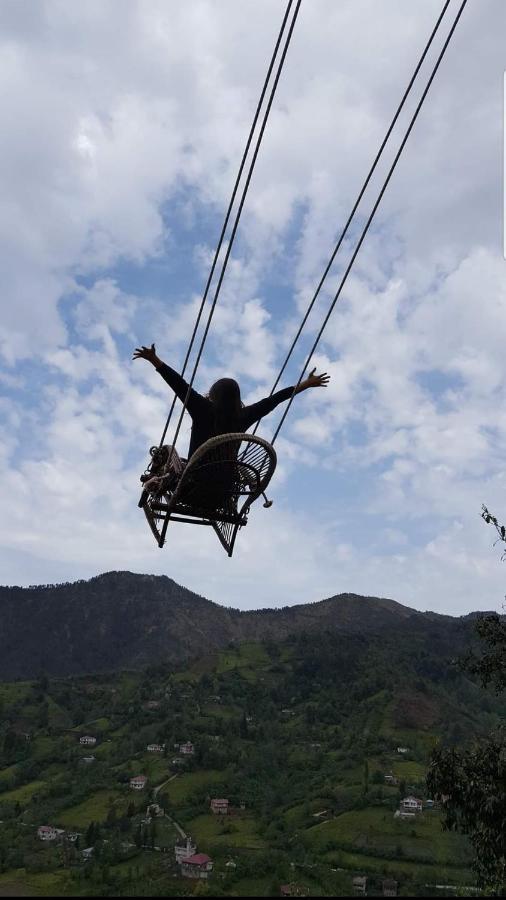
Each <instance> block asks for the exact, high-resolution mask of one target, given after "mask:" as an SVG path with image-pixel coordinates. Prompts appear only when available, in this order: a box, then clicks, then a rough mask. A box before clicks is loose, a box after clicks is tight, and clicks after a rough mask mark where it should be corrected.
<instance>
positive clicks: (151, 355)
mask: <svg viewBox="0 0 506 900" xmlns="http://www.w3.org/2000/svg"><path fill="white" fill-rule="evenodd" d="M132 359H147V361H148V362H150V363H152V364H153V365H154V366H155V365H156V363H157V362H158V361H159V360H158V357H157V355H156V350H155V345H154V344H151V347H137V348H136V350H134V355H133V356H132Z"/></svg>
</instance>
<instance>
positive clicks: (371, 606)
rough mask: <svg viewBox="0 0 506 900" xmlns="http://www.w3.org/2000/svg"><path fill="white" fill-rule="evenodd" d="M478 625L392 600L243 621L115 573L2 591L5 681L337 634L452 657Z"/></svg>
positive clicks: (287, 610)
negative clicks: (389, 638)
mask: <svg viewBox="0 0 506 900" xmlns="http://www.w3.org/2000/svg"><path fill="white" fill-rule="evenodd" d="M473 615H474V614H471V615H470V616H464V617H460V618H455V617H452V616H443V615H438V614H437V613H434V612H425V613H421V612H418V611H416V610H414V609H410V608H409V607H406V606H403V605H402V604H400V603H397V602H395V601H394V600H389V599H384V598H378V597H362V596H359V595H356V594H348V593H346V594H338V595H336V596H334V597H330V598H328V599H325V600H321V601H319V602H314V603H307V604H302V605H297V606H290V607H283V608H280V609H260V610H254V611H240V610H237V609H231V608H226V607H224V606H220V605H219V604H216V603H213V602H211V601H210V600H206V599H205V598H204V597H201V596H199V595H197V594H195V593H193V592H192V591H190V590H188V589H186V588H184V587H182V586H180V585H178V584H176V582H174V581H173V580H172V579H171V578H168V577H166V576H163V575H162V576H155V575H137V574H133V573H131V572H108V573H105V574H103V575H99V576H97V577H95V578H92V579H90V580H89V581H77V582H74V583H65V584H60V585H44V586H37V587H29V588H21V587H0V621H1V623H2V627H1V630H0V680H4V681H5V680H14V679H19V678H25V679H26V678H33V677H37V676H38V675H40V674H41V673H42V672H45V673H47V674H48V675H53V676H66V675H80V674H86V673H91V672H96V673H98V672H106V671H114V670H118V669H137V668H141V667H143V666H146V665H150V664H156V663H161V662H164V663H173V664H174V665H180V664H181V663H184V662H186V661H187V660H192V659H196V658H198V657H200V656H203V655H206V654H209V653H210V652H213V651H217V650H220V649H222V648H224V647H226V646H227V645H229V644H230V643H240V642H242V641H245V640H248V641H255V640H263V641H265V640H273V641H282V640H284V639H285V638H286V637H288V636H290V635H296V634H300V633H301V632H302V633H308V634H312V635H314V634H318V633H319V632H322V633H323V632H335V633H336V635H337V634H339V635H340V636H343V635H347V634H348V635H356V636H361V637H362V638H365V639H367V638H368V636H369V637H372V636H375V637H377V636H378V635H381V634H382V633H388V634H389V635H391V634H392V633H397V634H398V635H399V640H400V642H401V644H402V643H403V642H406V647H409V643H410V641H411V642H412V641H414V640H419V639H421V640H422V644H424V645H425V644H427V645H429V644H430V646H431V648H432V649H434V647H436V646H437V645H438V643H439V644H440V645H441V650H442V652H443V650H444V652H446V653H450V652H451V651H452V650H456V649H457V648H458V647H459V646H461V645H462V646H463V645H464V643H465V642H466V640H467V638H468V636H469V634H470V631H471V624H472V619H473Z"/></svg>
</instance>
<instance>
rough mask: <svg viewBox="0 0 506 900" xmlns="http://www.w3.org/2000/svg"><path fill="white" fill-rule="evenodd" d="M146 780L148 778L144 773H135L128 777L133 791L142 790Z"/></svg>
mask: <svg viewBox="0 0 506 900" xmlns="http://www.w3.org/2000/svg"><path fill="white" fill-rule="evenodd" d="M147 782H148V779H147V777H146V775H135V776H134V777H133V778H131V779H130V787H131V788H132V790H133V791H143V790H144V788H145V787H146V784H147Z"/></svg>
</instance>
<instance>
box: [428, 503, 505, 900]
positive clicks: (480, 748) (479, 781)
mask: <svg viewBox="0 0 506 900" xmlns="http://www.w3.org/2000/svg"><path fill="white" fill-rule="evenodd" d="M483 518H484V519H485V520H486V521H487V522H490V521H492V522H493V524H494V525H495V527H496V529H497V531H498V533H499V536H500V539H501V540H503V541H504V540H505V531H504V526H500V525H499V524H498V523H497V520H496V519H495V518H494V517H493V516H491V515H490V513H489V512H488V510H487V509H486V508H485V507H484V512H483ZM476 633H477V635H478V637H479V638H480V639H481V641H482V645H483V650H482V653H481V655H476V653H474V652H472V653H468V654H467V655H466V656H465V657H463V659H462V660H461V666H462V668H463V669H467V670H468V671H470V672H471V673H472V674H473V675H478V676H479V677H480V679H481V681H482V683H483V684H484V685H491V686H493V687H494V688H495V691H496V692H497V693H499V692H501V691H502V690H504V689H505V687H506V626H505V623H504V621H502V620H501V619H500V618H499V616H496V615H494V616H485V617H482V618H479V619H478V621H477V623H476ZM427 784H428V787H429V790H430V791H431V792H432V793H433V794H434V796H436V797H440V798H441V799H442V801H443V809H444V814H445V816H444V823H445V826H446V828H448V829H450V830H451V829H453V830H456V831H460V832H462V833H463V834H467V835H469V838H470V840H471V843H472V844H473V847H474V849H475V852H476V860H475V864H474V865H475V869H476V872H477V874H478V878H479V882H480V884H481V885H483V886H484V887H486V888H488V889H489V890H492V891H493V892H494V894H498V895H504V894H506V730H505V727H504V725H503V726H502V727H499V728H497V729H496V730H494V731H493V732H492V733H491V734H490V735H489V736H487V737H483V738H481V740H480V741H479V742H475V743H474V744H473V745H472V746H471V747H470V748H469V749H467V750H455V749H453V748H451V749H449V748H445V749H441V750H438V751H436V752H435V753H434V754H433V757H432V761H431V765H430V769H429V773H428V778H427Z"/></svg>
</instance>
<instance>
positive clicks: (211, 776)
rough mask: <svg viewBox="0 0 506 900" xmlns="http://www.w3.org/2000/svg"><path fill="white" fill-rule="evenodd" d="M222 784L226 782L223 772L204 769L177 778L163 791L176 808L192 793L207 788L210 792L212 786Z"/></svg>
mask: <svg viewBox="0 0 506 900" xmlns="http://www.w3.org/2000/svg"><path fill="white" fill-rule="evenodd" d="M223 782H226V773H225V772H218V771H216V770H213V769H207V770H206V769H204V770H203V771H202V772H188V774H187V775H180V776H178V778H175V779H174V781H171V782H170V784H168V785H167V787H166V788H164V789H163V790H164V793H167V794H168V795H169V798H170V801H171V803H174V804H175V805H176V806H177V805H182V804H183V803H184V802H185V801H187V800H188V798H189V797H190V796H191V794H193V793H194V791H197V790H201V789H202V788H208V787H209V789H210V790H211V788H212V787H213V785H215V784H221V783H223Z"/></svg>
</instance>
